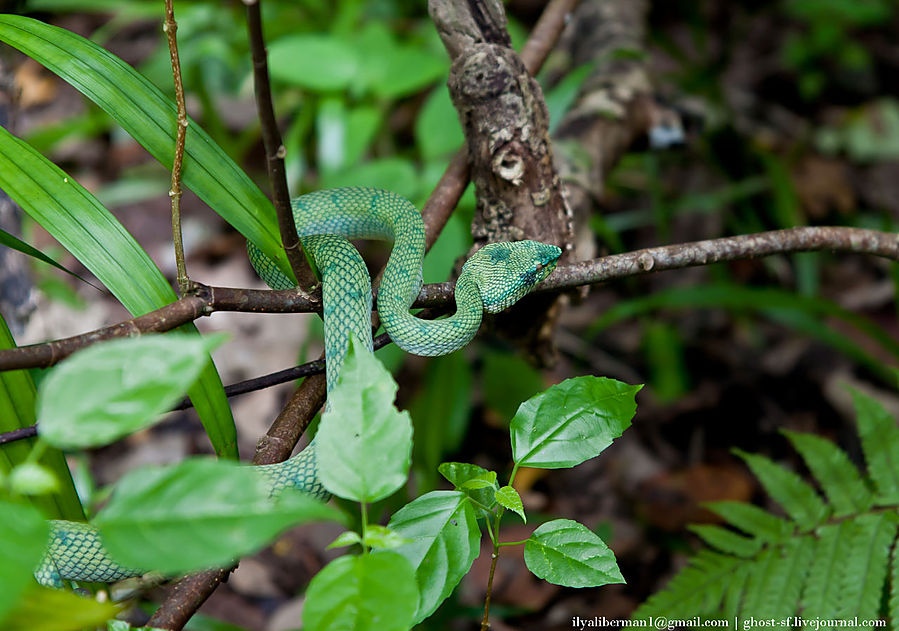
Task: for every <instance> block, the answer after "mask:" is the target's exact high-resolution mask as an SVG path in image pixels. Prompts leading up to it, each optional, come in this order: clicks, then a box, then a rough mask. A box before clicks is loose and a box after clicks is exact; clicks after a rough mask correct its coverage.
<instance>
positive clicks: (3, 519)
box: [0, 500, 50, 629]
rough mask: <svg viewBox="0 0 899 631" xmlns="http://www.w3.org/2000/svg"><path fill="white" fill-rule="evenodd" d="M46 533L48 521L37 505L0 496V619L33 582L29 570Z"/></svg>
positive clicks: (40, 551)
mask: <svg viewBox="0 0 899 631" xmlns="http://www.w3.org/2000/svg"><path fill="white" fill-rule="evenodd" d="M49 536H50V530H49V528H48V526H47V522H46V521H45V520H44V518H43V517H42V516H41V514H40V513H39V512H38V510H37V509H36V508H34V507H33V506H26V505H23V504H13V503H11V502H7V501H5V500H0V585H2V586H3V589H0V620H2V619H3V616H4V615H5V614H6V613H7V612H8V611H9V610H10V609H12V608H13V607H14V606H15V605H16V603H18V602H20V600H21V597H22V594H23V593H24V592H25V589H26V588H27V587H28V586H29V585H31V584H32V583H33V582H34V576H33V574H32V573H33V572H34V568H36V567H37V565H38V563H40V560H41V557H42V556H43V554H44V548H45V547H46V546H47V539H48V537H49ZM0 628H4V629H5V628H6V627H5V626H3V625H0Z"/></svg>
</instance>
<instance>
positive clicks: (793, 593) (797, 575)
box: [740, 537, 815, 620]
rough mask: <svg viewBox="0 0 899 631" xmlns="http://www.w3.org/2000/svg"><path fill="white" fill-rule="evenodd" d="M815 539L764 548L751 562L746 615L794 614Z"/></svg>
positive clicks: (789, 541) (770, 616)
mask: <svg viewBox="0 0 899 631" xmlns="http://www.w3.org/2000/svg"><path fill="white" fill-rule="evenodd" d="M814 544H815V540H814V539H813V538H812V537H801V538H794V539H790V540H788V541H787V542H786V543H785V544H784V545H783V546H782V547H769V548H767V549H765V550H764V551H763V552H762V553H761V554H760V555H759V556H758V558H757V559H756V560H755V562H754V563H752V564H751V565H750V569H749V580H748V582H747V585H746V591H745V600H744V602H743V607H742V608H741V610H740V613H741V616H743V617H748V616H751V617H759V618H765V619H770V618H774V619H781V620H783V619H786V618H787V617H788V616H790V615H795V613H796V611H797V608H798V604H799V594H800V590H801V589H802V585H803V582H804V580H805V576H806V574H807V573H808V571H809V565H810V561H811V558H812V553H813V552H814Z"/></svg>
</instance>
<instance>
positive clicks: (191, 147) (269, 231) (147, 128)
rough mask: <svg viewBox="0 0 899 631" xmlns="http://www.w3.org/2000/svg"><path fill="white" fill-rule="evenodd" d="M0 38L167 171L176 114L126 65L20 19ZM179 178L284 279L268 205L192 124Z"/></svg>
mask: <svg viewBox="0 0 899 631" xmlns="http://www.w3.org/2000/svg"><path fill="white" fill-rule="evenodd" d="M0 40H2V41H4V42H6V43H7V44H9V45H10V46H13V47H15V48H18V49H19V50H21V51H22V52H23V53H25V54H26V55H28V56H29V57H31V58H32V59H34V60H35V61H37V62H38V63H40V64H43V65H44V66H46V67H47V68H48V69H49V70H50V71H52V72H54V73H56V74H58V75H59V76H60V77H61V78H62V79H64V80H65V81H67V82H68V83H70V84H71V85H72V86H73V87H74V88H75V89H77V90H78V91H80V92H81V93H82V94H84V95H85V96H86V97H87V98H89V99H90V100H91V101H93V102H94V103H96V104H97V105H98V106H99V107H100V108H101V109H103V110H104V111H105V112H106V113H107V114H109V115H110V116H111V117H112V118H113V119H115V120H116V122H117V123H118V124H119V125H121V126H122V128H123V129H124V130H125V131H127V132H128V133H129V134H130V135H131V136H132V137H133V138H134V139H135V140H136V141H137V142H139V143H140V144H141V145H142V146H143V147H144V148H145V149H146V150H147V151H149V152H150V153H151V154H152V155H153V157H154V158H156V159H157V160H159V161H160V162H161V163H162V164H163V165H164V166H165V167H166V168H169V169H170V168H171V166H172V160H173V159H174V155H175V132H176V130H177V120H176V117H177V109H176V107H175V104H174V102H173V101H172V100H170V99H169V98H167V97H166V96H165V95H164V94H162V92H160V91H159V89H158V88H156V86H154V85H153V84H152V83H151V82H150V81H148V80H147V79H146V78H145V77H143V76H142V75H141V74H139V73H138V72H137V71H136V70H134V68H132V67H131V66H129V65H128V64H126V63H125V62H124V61H122V60H121V59H119V58H118V57H116V56H115V55H113V54H111V53H109V52H108V51H106V50H104V49H103V48H101V47H99V46H97V45H96V44H94V43H93V42H91V41H89V40H87V39H85V38H83V37H81V36H79V35H76V34H74V33H72V32H70V31H67V30H65V29H62V28H58V27H55V26H50V25H48V24H44V23H42V22H39V21H38V20H34V19H32V18H27V17H23V16H18V15H2V16H0ZM182 179H183V183H184V185H185V186H187V187H188V188H190V189H191V190H192V191H193V192H194V193H196V194H197V195H198V196H199V197H200V199H202V200H203V201H204V202H206V204H207V205H208V206H209V207H210V208H212V209H213V210H214V211H215V212H217V213H219V214H220V215H221V216H222V217H223V218H224V219H225V221H227V222H228V223H229V224H231V225H232V226H234V227H235V228H236V229H237V230H238V231H239V232H240V233H241V234H243V235H244V236H245V237H246V238H247V239H249V240H250V241H252V242H253V243H255V244H256V245H257V246H258V247H259V249H260V250H262V251H263V252H264V253H265V254H266V255H268V256H269V257H270V258H271V259H273V260H274V261H276V262H277V263H278V266H279V268H280V269H281V271H282V272H284V273H285V274H287V275H288V277H292V276H291V272H290V266H289V265H288V264H287V258H286V256H285V255H284V250H283V248H282V247H281V239H280V236H279V234H278V227H277V222H276V219H275V211H274V207H273V206H272V204H271V202H270V201H269V200H268V198H266V197H265V195H264V194H263V193H262V191H260V190H259V187H257V186H256V185H255V184H254V183H253V181H252V180H251V179H250V177H249V176H248V175H247V174H246V173H245V172H244V171H243V170H242V169H241V168H240V167H238V166H237V164H235V162H234V161H233V160H232V159H231V158H229V157H228V156H227V154H225V152H224V151H223V150H222V149H221V148H220V147H219V146H218V145H217V144H216V143H215V141H213V140H212V138H211V137H210V136H209V135H208V134H207V133H206V132H205V131H203V130H202V128H200V126H199V125H197V124H196V122H194V121H190V124H189V125H188V127H187V138H186V142H185V152H184V167H183V171H182ZM58 240H59V239H58ZM67 249H68V248H67ZM88 268H90V266H88ZM91 271H93V270H91Z"/></svg>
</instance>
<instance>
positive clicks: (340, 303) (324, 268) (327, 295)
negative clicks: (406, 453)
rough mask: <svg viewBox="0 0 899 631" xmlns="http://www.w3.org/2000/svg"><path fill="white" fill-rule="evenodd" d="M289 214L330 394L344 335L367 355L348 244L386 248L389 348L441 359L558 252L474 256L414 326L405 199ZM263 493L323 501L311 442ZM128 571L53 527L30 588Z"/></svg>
mask: <svg viewBox="0 0 899 631" xmlns="http://www.w3.org/2000/svg"><path fill="white" fill-rule="evenodd" d="M292 206H293V214H294V219H295V222H296V226H297V232H298V234H299V236H300V238H301V242H302V245H303V248H304V249H305V250H306V251H307V252H309V253H310V254H311V256H312V257H313V259H314V261H315V264H316V266H317V267H318V270H319V273H320V275H321V280H322V299H323V307H324V314H323V316H324V321H325V360H326V374H327V388H328V391H329V392H330V391H331V389H332V388H333V387H334V384H335V383H336V381H337V377H338V375H339V374H340V367H341V365H342V363H343V359H344V356H345V354H346V352H347V345H348V341H349V338H350V336H351V335H356V336H358V338H359V339H360V340H361V341H363V342H364V343H366V344H367V346H368V348H371V346H372V332H371V311H372V304H371V303H372V301H371V280H370V278H369V275H368V271H367V269H366V267H365V263H364V261H363V260H362V257H361V256H360V255H359V253H358V252H357V250H356V248H355V247H353V245H352V244H351V243H350V242H349V239H379V240H387V241H392V242H393V249H392V250H391V253H390V258H389V260H388V262H387V266H386V268H385V271H384V276H383V278H382V281H381V285H380V289H379V291H378V313H379V315H380V318H381V321H382V323H383V324H384V328H385V329H386V331H387V332H388V333H389V334H390V337H391V339H392V340H393V341H394V342H395V343H396V344H397V345H398V346H400V347H401V348H402V349H403V350H405V351H407V352H409V353H413V354H416V355H427V356H434V355H444V354H446V353H451V352H453V351H455V350H457V349H459V348H462V347H463V346H465V345H466V344H467V343H468V342H469V341H470V340H471V339H472V337H474V335H475V333H476V332H477V330H478V327H479V326H480V323H481V317H482V313H483V311H485V310H486V311H488V312H490V313H495V312H498V311H502V310H503V309H506V308H507V307H509V306H511V305H512V304H514V303H515V301H517V300H518V299H519V298H521V297H522V296H524V295H525V294H526V293H527V292H528V291H530V289H531V288H532V287H533V286H534V285H535V284H536V283H538V282H540V281H541V280H543V279H544V278H545V277H546V276H547V275H548V274H549V273H550V272H551V271H552V270H553V268H554V267H555V265H556V262H557V261H558V258H559V256H560V254H561V250H560V249H559V248H558V247H556V246H554V245H546V244H543V243H538V242H536V241H518V242H514V243H493V244H489V245H487V246H484V247H483V248H481V249H480V250H478V251H477V252H475V253H474V254H473V255H472V256H471V258H469V260H468V261H467V262H466V263H465V265H464V267H463V268H462V272H461V274H460V275H459V278H458V280H457V281H456V313H455V314H454V315H452V316H450V317H447V318H444V319H441V320H423V319H420V318H417V317H415V316H414V315H413V314H411V313H410V312H409V309H410V307H411V305H412V302H413V301H414V300H415V298H416V296H418V292H419V290H420V289H421V283H422V277H421V274H422V271H421V269H422V268H421V265H422V260H423V258H424V253H425V229H424V223H423V222H422V219H421V214H420V213H419V212H418V210H417V209H416V208H415V206H414V205H412V203H410V202H409V201H407V200H406V199H404V198H402V197H400V196H399V195H396V194H395V193H391V192H389V191H384V190H380V189H375V188H364V187H347V188H339V189H333V190H326V191H318V192H315V193H310V194H307V195H303V196H301V197H298V198H296V199H295V200H293V204H292ZM247 250H248V254H249V257H250V261H251V262H252V264H253V267H254V268H255V269H256V271H257V273H258V274H259V276H260V277H261V278H262V279H263V280H264V281H265V282H266V283H267V284H268V285H269V286H270V287H272V288H273V289H287V288H290V287H293V286H294V283H293V282H292V281H291V280H290V279H288V278H287V277H286V276H285V275H284V274H283V273H282V272H281V271H280V270H279V269H278V267H277V265H276V263H275V262H274V261H273V260H271V259H270V258H268V257H267V256H265V255H264V254H263V253H262V252H261V251H260V250H259V249H258V248H256V247H255V246H254V245H252V244H251V243H249V244H248V246H247ZM257 469H258V470H259V471H260V472H261V473H262V474H263V475H264V476H265V477H266V478H267V480H268V482H269V484H270V485H271V489H272V492H276V491H278V490H279V489H281V488H284V487H287V486H295V487H298V488H300V489H301V490H303V491H306V492H308V493H311V494H312V495H314V496H316V497H319V498H321V499H325V498H327V497H328V494H327V491H326V490H325V489H324V488H323V487H322V485H321V484H320V482H319V481H318V478H317V476H316V460H315V442H314V441H313V442H312V443H311V444H310V445H309V446H308V447H307V448H306V449H304V450H303V451H302V452H300V453H299V454H297V455H295V456H293V457H292V458H290V459H289V460H286V461H285V462H281V463H278V464H273V465H266V466H261V467H257ZM150 569H152V568H146V569H145V570H139V569H136V568H127V567H123V566H121V565H119V564H118V563H117V562H116V561H114V560H113V559H111V558H110V557H109V555H108V554H107V552H106V551H105V550H104V549H103V546H102V543H101V541H100V536H99V534H98V532H97V530H96V529H95V528H94V527H92V526H91V525H89V524H85V523H76V522H70V521H59V520H57V521H52V522H51V537H50V543H49V545H48V548H47V552H46V554H45V556H44V559H43V561H42V562H41V565H40V566H39V567H38V569H37V570H36V572H35V577H36V578H37V580H38V582H40V583H41V584H43V585H47V586H52V587H61V586H62V585H63V581H66V580H70V581H87V582H112V581H118V580H122V579H124V578H128V577H132V576H139V575H141V574H144V573H145V572H146V571H147V570H150Z"/></svg>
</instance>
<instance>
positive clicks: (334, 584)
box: [303, 550, 418, 631]
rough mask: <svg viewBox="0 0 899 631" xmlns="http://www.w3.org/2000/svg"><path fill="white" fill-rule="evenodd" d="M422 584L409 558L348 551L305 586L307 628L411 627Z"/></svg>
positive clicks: (374, 630) (390, 630)
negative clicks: (419, 586)
mask: <svg viewBox="0 0 899 631" xmlns="http://www.w3.org/2000/svg"><path fill="white" fill-rule="evenodd" d="M417 604H418V588H417V587H416V585H415V575H414V571H413V569H412V566H411V565H410V564H409V561H407V560H406V559H404V558H403V557H402V556H400V555H399V554H397V553H396V552H391V551H389V550H384V551H381V552H377V553H373V554H365V555H362V556H344V557H340V558H339V559H337V560H335V561H332V562H331V563H329V564H328V565H327V566H325V568H324V569H323V570H322V571H321V572H319V573H318V574H316V575H315V578H313V579H312V581H311V582H310V583H309V589H307V590H306V601H305V603H304V605H303V628H304V629H307V630H308V631H407V630H408V629H409V628H411V627H412V620H413V616H414V615H415V607H416V606H417Z"/></svg>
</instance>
